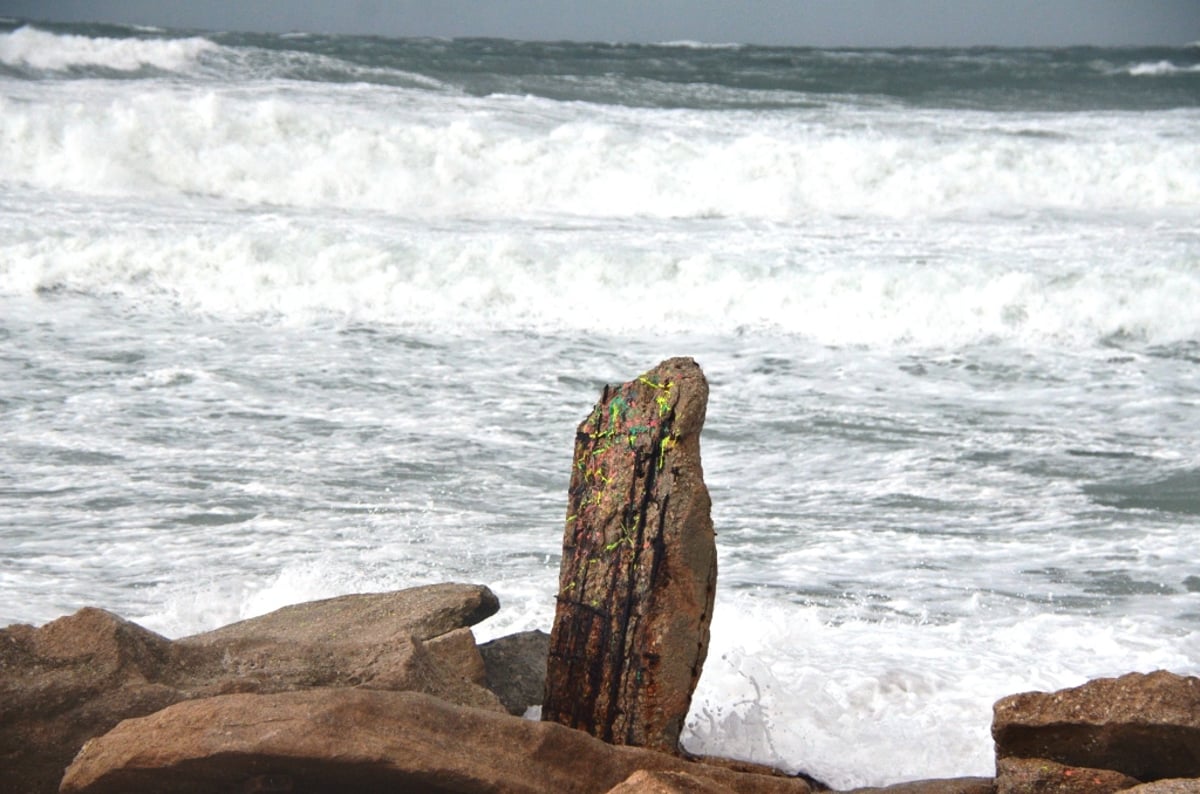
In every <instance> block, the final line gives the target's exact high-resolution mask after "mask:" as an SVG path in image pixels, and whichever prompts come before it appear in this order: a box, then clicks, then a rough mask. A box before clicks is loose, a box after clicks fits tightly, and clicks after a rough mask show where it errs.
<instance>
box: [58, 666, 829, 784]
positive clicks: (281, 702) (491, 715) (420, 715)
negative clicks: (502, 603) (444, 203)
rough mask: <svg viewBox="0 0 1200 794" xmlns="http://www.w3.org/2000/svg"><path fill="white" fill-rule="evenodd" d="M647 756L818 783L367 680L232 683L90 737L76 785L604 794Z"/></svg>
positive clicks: (703, 769) (705, 770) (718, 775)
mask: <svg viewBox="0 0 1200 794" xmlns="http://www.w3.org/2000/svg"><path fill="white" fill-rule="evenodd" d="M639 769H646V770H650V771H665V772H686V773H688V774H689V775H692V776H694V777H696V778H699V779H702V780H706V781H711V782H712V783H714V784H717V785H719V786H725V787H727V788H730V789H732V790H734V791H739V792H763V794H787V793H789V792H791V793H792V794H809V787H808V785H807V784H806V783H805V782H804V781H802V780H798V779H791V778H771V777H766V776H759V775H746V774H741V773H737V772H733V771H730V770H726V769H720V768H714V767H709V766H705V765H702V764H692V763H690V762H688V761H685V760H683V759H681V758H678V757H676V756H672V755H667V754H664V753H657V752H653V751H650V750H644V749H640V748H634V747H617V746H613V745H609V744H606V743H604V742H601V741H599V740H597V739H595V738H593V737H591V736H589V735H588V734H586V733H583V732H582V731H575V730H571V729H569V728H566V727H564V726H561V725H557V724H554V723H547V722H532V721H529V720H523V719H521V718H519V717H514V716H511V715H508V714H499V713H496V712H491V711H484V710H481V709H473V708H468V707H463V706H455V705H452V704H450V703H447V702H445V701H443V700H439V699H438V698H435V697H432V696H429V695H425V694H421V693H417V692H384V691H372V690H362V689H336V690H332V689H314V690H308V691H304V692H282V693H277V694H273V695H224V696H219V697H213V698H207V699H204V700H192V701H187V702H184V703H179V704H177V705H175V706H171V707H170V708H167V709H164V710H162V711H159V712H157V713H155V714H152V715H150V716H148V717H141V718H138V719H133V720H126V721H125V722H122V723H121V724H120V725H118V726H117V727H116V728H115V729H113V730H112V731H110V732H109V733H107V734H105V735H104V736H102V737H99V738H97V739H93V740H92V741H90V742H88V744H87V745H86V746H85V747H84V748H83V750H82V751H81V752H80V753H79V755H78V757H77V758H76V759H75V761H74V763H72V764H71V766H70V768H69V769H68V770H67V774H66V775H65V777H64V778H63V786H62V791H63V792H65V793H66V794H84V793H85V792H86V794H118V792H129V791H154V792H158V793H159V794H200V792H206V793H207V792H213V791H237V790H239V789H240V788H242V787H244V786H246V785H248V784H250V785H260V784H261V783H262V781H263V779H264V777H265V778H266V779H268V780H269V781H273V782H274V784H275V785H277V786H285V785H287V786H291V787H292V788H291V791H294V792H333V791H388V792H428V793H429V794H438V792H483V791H494V792H526V793H527V794H542V793H543V792H544V794H572V793H575V794H593V792H594V794H601V792H606V791H608V790H609V789H611V788H612V787H614V786H616V785H617V784H619V783H621V782H622V781H624V780H626V779H627V778H628V777H629V776H630V775H632V774H633V773H634V772H636V771H638V770H639Z"/></svg>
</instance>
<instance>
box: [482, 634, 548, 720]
mask: <svg viewBox="0 0 1200 794" xmlns="http://www.w3.org/2000/svg"><path fill="white" fill-rule="evenodd" d="M549 651H550V635H549V634H547V633H546V632H544V631H523V632H520V633H519V634H510V635H508V636H507V637H499V638H497V639H494V640H492V641H491V642H485V643H484V644H483V645H480V646H479V652H480V654H481V655H482V656H483V664H484V667H485V668H486V670H487V687H488V689H490V690H492V691H493V692H495V693H496V696H497V697H499V698H500V702H501V703H503V704H504V707H505V708H507V709H508V713H509V714H516V715H518V716H520V715H522V714H524V713H525V712H526V711H527V710H528V709H529V707H530V706H540V705H542V697H543V696H544V694H545V691H546V655H547V654H548V653H549Z"/></svg>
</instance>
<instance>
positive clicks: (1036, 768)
mask: <svg viewBox="0 0 1200 794" xmlns="http://www.w3.org/2000/svg"><path fill="white" fill-rule="evenodd" d="M1140 782H1141V781H1139V780H1134V779H1133V778H1131V777H1129V776H1128V775H1125V774H1122V773H1120V772H1114V771H1113V770H1111V769H1089V768H1087V767H1080V766H1067V765H1065V764H1056V763H1054V762H1053V761H1047V760H1046V759H1044V758H1001V759H998V760H997V761H996V794H1111V792H1114V791H1122V790H1124V789H1128V788H1132V787H1133V786H1136V785H1138V783H1140Z"/></svg>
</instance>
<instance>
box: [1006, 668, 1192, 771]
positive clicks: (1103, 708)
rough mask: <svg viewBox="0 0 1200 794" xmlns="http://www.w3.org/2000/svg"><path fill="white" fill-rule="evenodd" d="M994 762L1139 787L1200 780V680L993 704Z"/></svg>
mask: <svg viewBox="0 0 1200 794" xmlns="http://www.w3.org/2000/svg"><path fill="white" fill-rule="evenodd" d="M992 736H993V738H994V739H995V740H996V756H997V758H998V759H1003V758H1009V757H1017V758H1045V759H1048V760H1051V761H1056V762H1058V763H1061V764H1066V765H1068V766H1080V767H1089V768H1094V769H1113V770H1116V771H1119V772H1123V773H1125V774H1126V775H1129V776H1130V777H1133V778H1137V779H1139V780H1143V781H1148V782H1149V781H1154V780H1160V779H1163V778H1195V777H1200V678H1195V677H1185V676H1180V675H1175V674H1174V673H1169V672H1166V671H1161V670H1160V671H1158V672H1154V673H1150V674H1142V673H1130V674H1128V675H1124V676H1121V677H1120V678H1101V679H1097V680H1095V681H1089V682H1088V683H1086V684H1084V685H1083V686H1079V687H1076V688H1074V689H1064V690H1061V691H1058V692H1050V693H1045V692H1028V693H1025V694H1020V695H1011V696H1009V697H1006V698H1003V699H1001V700H1000V701H998V702H997V703H996V705H995V708H994V711H993V720H992Z"/></svg>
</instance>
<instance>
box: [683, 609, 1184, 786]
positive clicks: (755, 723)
mask: <svg viewBox="0 0 1200 794" xmlns="http://www.w3.org/2000/svg"><path fill="white" fill-rule="evenodd" d="M932 636H937V637H938V640H937V641H935V642H931V641H930V637H932ZM917 637H921V638H922V639H921V640H919V641H918V640H917ZM712 643H713V644H712V647H711V649H710V656H709V661H708V662H707V663H706V665H705V668H704V675H703V676H702V678H701V682H700V686H699V689H698V691H697V696H696V702H695V703H694V704H693V709H692V714H691V717H690V719H689V722H688V732H687V733H686V734H685V737H684V744H685V746H686V747H688V748H689V749H690V750H692V751H694V752H724V753H727V754H729V753H732V754H735V755H740V756H742V757H746V758H750V759H752V760H757V761H762V762H767V763H775V764H781V765H783V766H786V767H789V768H792V769H799V770H803V771H806V772H808V773H810V774H813V775H815V776H816V777H818V778H821V779H823V780H824V781H825V782H827V783H829V784H830V785H832V786H833V787H834V788H836V789H843V790H845V789H850V788H854V787H858V786H877V785H884V784H889V783H895V782H898V781H902V780H914V779H919V778H929V777H953V776H958V775H978V776H988V777H990V776H991V775H993V774H994V767H993V753H994V750H993V746H992V742H991V737H990V733H989V728H990V725H991V716H992V711H991V709H992V704H993V703H994V702H995V701H996V700H998V699H999V698H1001V697H1003V696H1005V695H1009V694H1014V693H1017V692H1024V691H1029V690H1043V691H1052V690H1054V689H1059V688H1063V687H1067V686H1077V685H1078V684H1081V683H1083V681H1084V680H1086V679H1087V678H1088V677H1098V676H1102V675H1113V674H1119V673H1123V672H1129V671H1132V670H1140V671H1150V670H1154V669H1177V670H1185V671H1186V670H1188V669H1190V668H1191V664H1192V663H1191V662H1190V661H1189V659H1190V658H1193V657H1194V654H1195V653H1196V652H1197V651H1198V650H1200V633H1192V634H1190V635H1188V636H1186V637H1181V638H1180V639H1179V644H1178V645H1175V646H1174V647H1172V646H1169V645H1168V646H1164V645H1163V644H1162V643H1161V642H1159V641H1158V640H1157V639H1156V635H1155V634H1154V633H1153V629H1152V630H1151V632H1150V633H1149V634H1144V633H1143V627H1141V626H1139V625H1138V621H1136V620H1119V619H1118V620H1114V619H1112V618H1111V617H1108V618H1104V619H1096V620H1090V621H1089V620H1081V619H1080V618H1079V617H1078V616H1072V617H1056V616H1052V615H1037V616H1033V615H1031V616H1028V617H1025V618H1020V617H1018V618H1004V617H1000V618H999V619H989V618H988V616H987V615H977V616H974V617H973V618H972V619H970V620H967V621H962V622H955V623H950V624H946V625H941V626H931V625H923V624H920V623H915V622H910V621H884V622H875V621H872V622H859V621H846V622H842V621H838V622H835V623H831V622H827V621H826V619H824V618H823V616H822V614H821V612H820V611H819V610H815V609H812V608H806V607H799V606H794V607H793V606H788V605H786V604H782V603H780V602H760V601H759V600H758V599H755V598H753V597H750V596H732V597H730V598H728V599H726V600H725V601H724V602H723V603H720V604H719V605H718V608H717V613H716V615H715V617H714V620H713V640H712ZM951 759H953V760H951Z"/></svg>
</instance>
